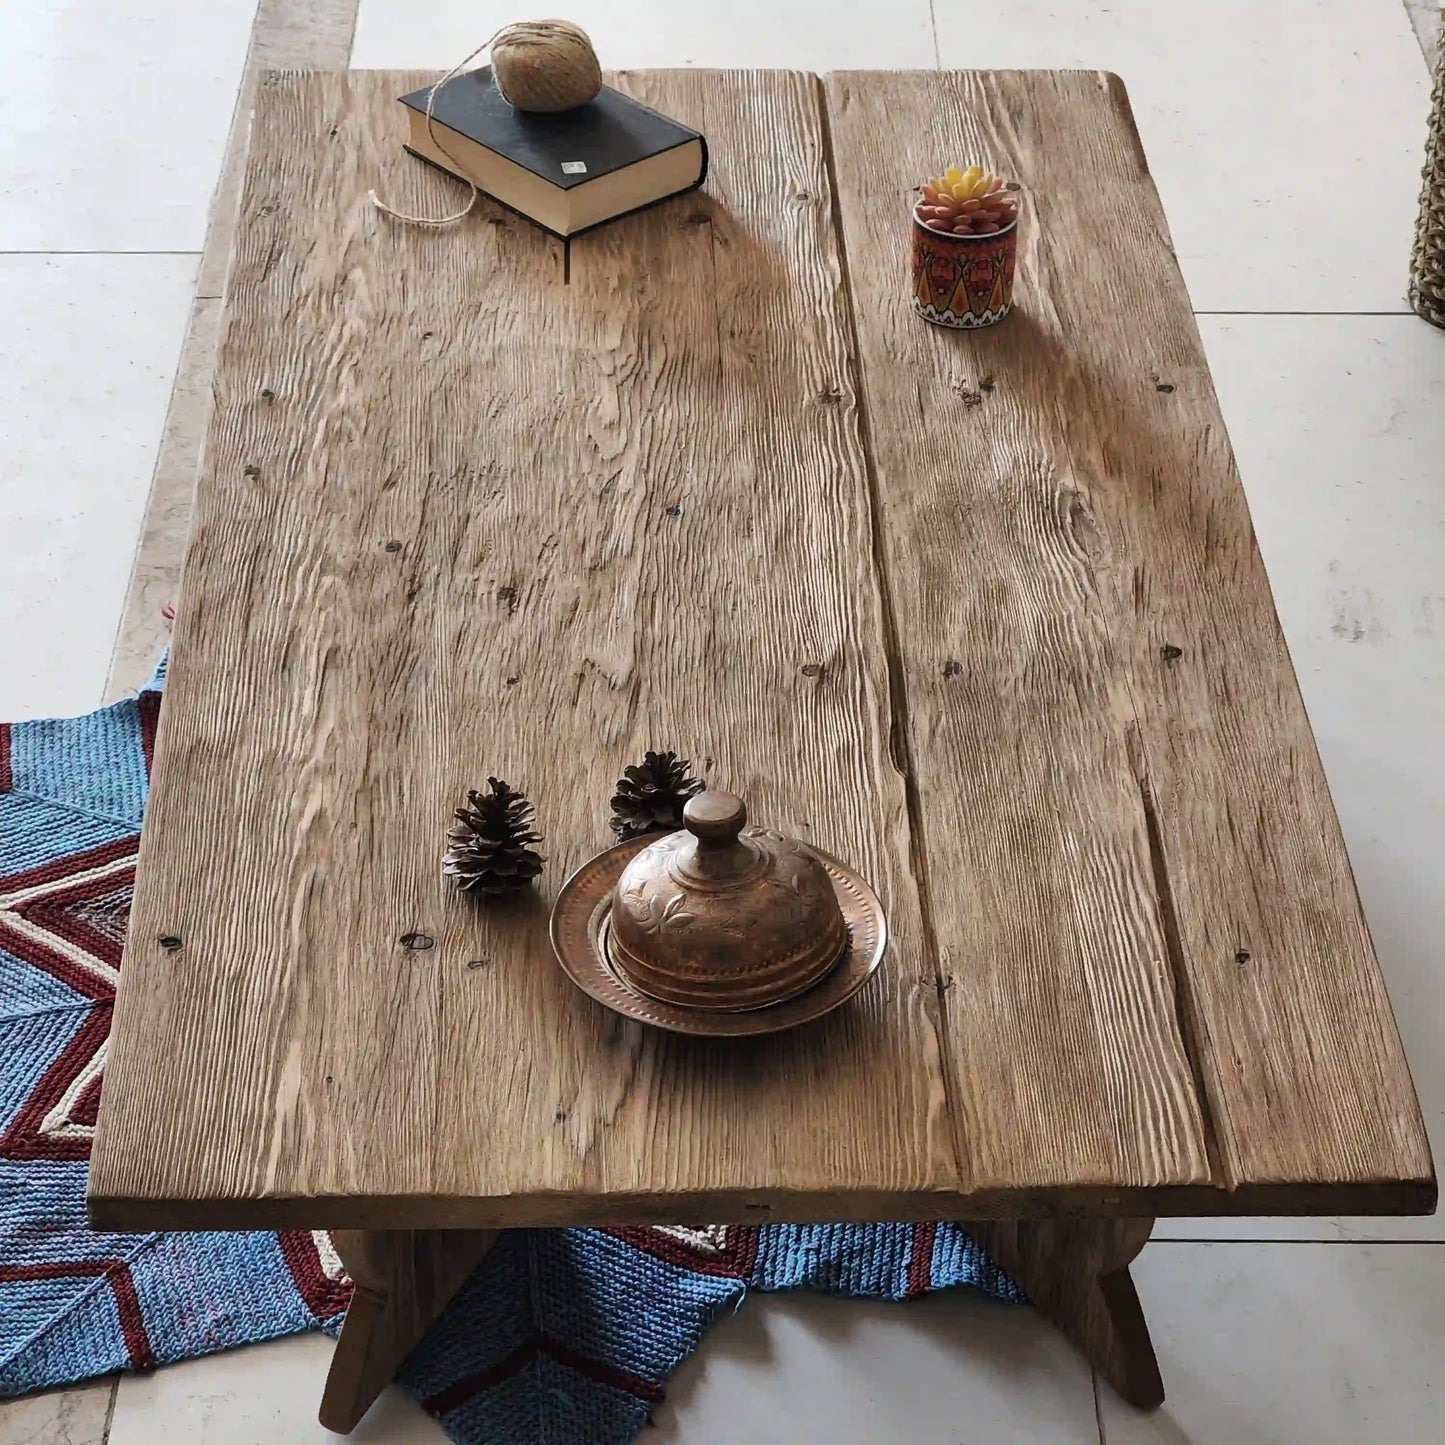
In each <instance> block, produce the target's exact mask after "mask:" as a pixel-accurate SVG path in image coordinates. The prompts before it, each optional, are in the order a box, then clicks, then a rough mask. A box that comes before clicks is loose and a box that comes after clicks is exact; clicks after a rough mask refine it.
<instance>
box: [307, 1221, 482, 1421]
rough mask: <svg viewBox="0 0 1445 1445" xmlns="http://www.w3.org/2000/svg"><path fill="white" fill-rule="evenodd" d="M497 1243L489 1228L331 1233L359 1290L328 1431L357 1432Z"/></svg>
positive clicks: (324, 1413) (330, 1393)
mask: <svg viewBox="0 0 1445 1445" xmlns="http://www.w3.org/2000/svg"><path fill="white" fill-rule="evenodd" d="M496 1237H497V1234H496V1231H495V1230H490V1229H447V1230H440V1229H393V1230H384V1231H373V1230H337V1231H335V1232H334V1233H333V1234H332V1236H331V1240H332V1243H333V1244H335V1246H336V1252H337V1254H339V1255H340V1256H341V1262H342V1263H343V1264H344V1265H345V1266H346V1270H347V1273H348V1274H350V1276H351V1278H352V1280H353V1281H354V1282H355V1286H356V1288H355V1291H354V1293H353V1294H352V1296H351V1307H350V1308H349V1309H348V1310H347V1311H346V1323H345V1324H344V1325H342V1327H341V1338H340V1339H339V1340H338V1341H337V1342H336V1354H335V1355H334V1356H333V1357H332V1361H331V1372H330V1373H329V1374H328V1375H327V1377H326V1390H325V1393H324V1394H323V1395H322V1397H321V1423H322V1424H323V1425H324V1426H325V1427H326V1428H327V1429H328V1430H335V1431H337V1432H338V1433H339V1434H342V1435H344V1434H346V1433H347V1432H348V1431H350V1430H352V1429H354V1428H355V1427H356V1425H357V1424H358V1423H359V1422H360V1420H361V1417H362V1416H363V1415H365V1414H366V1412H367V1409H368V1408H369V1407H370V1405H371V1402H372V1401H373V1400H375V1399H376V1397H377V1396H378V1395H379V1394H381V1392H382V1390H383V1389H384V1388H385V1387H386V1385H387V1384H388V1383H389V1382H390V1380H391V1378H392V1376H393V1375H395V1374H396V1371H397V1367H398V1366H399V1365H400V1364H401V1362H402V1361H403V1360H404V1359H405V1358H406V1357H407V1355H409V1354H410V1353H411V1350H412V1348H413V1346H414V1345H415V1344H416V1343H417V1341H418V1340H420V1339H421V1337H422V1335H424V1334H425V1333H426V1329H427V1326H428V1325H430V1324H431V1322H432V1321H433V1320H434V1319H436V1317H437V1316H438V1315H439V1314H441V1312H442V1311H443V1310H444V1309H445V1308H446V1306H447V1304H448V1303H449V1301H450V1300H451V1297H452V1296H453V1295H454V1294H455V1293H456V1292H457V1290H459V1289H460V1288H461V1287H462V1285H463V1283H464V1282H465V1281H466V1279H467V1276H468V1275H470V1274H471V1272H472V1270H473V1269H475V1268H476V1266H477V1263H478V1262H479V1261H480V1260H481V1258H482V1256H483V1255H485V1254H486V1252H487V1251H488V1250H489V1249H490V1248H491V1247H492V1242H493V1240H495V1239H496Z"/></svg>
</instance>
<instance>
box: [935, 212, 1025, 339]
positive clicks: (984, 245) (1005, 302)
mask: <svg viewBox="0 0 1445 1445" xmlns="http://www.w3.org/2000/svg"><path fill="white" fill-rule="evenodd" d="M1018 239H1019V223H1018V219H1017V217H1016V218H1015V219H1014V220H1013V222H1012V223H1011V224H1010V225H1008V226H1006V227H1005V228H1004V229H1003V230H1002V231H999V232H997V233H995V234H994V235H992V236H950V235H948V234H946V233H945V232H943V231H935V230H933V229H932V228H931V227H929V226H925V225H924V224H923V222H922V221H920V220H919V219H918V216H917V215H916V214H915V215H914V217H913V309H914V310H915V311H916V312H917V313H918V314H919V315H920V316H921V317H922V318H923V319H924V320H925V321H931V322H933V324H934V325H935V326H959V327H976V326H992V325H993V324H994V322H995V321H1002V320H1003V319H1004V317H1005V316H1007V315H1008V313H1009V308H1010V307H1011V306H1012V305H1013V295H1014V262H1015V259H1016V257H1017V254H1018Z"/></svg>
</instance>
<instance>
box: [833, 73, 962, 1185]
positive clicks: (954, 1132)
mask: <svg viewBox="0 0 1445 1445" xmlns="http://www.w3.org/2000/svg"><path fill="white" fill-rule="evenodd" d="M813 84H814V86H815V88H816V89H815V94H816V95H817V100H818V120H819V124H820V126H821V130H822V140H823V166H824V169H825V170H826V172H827V176H828V188H829V192H830V201H831V219H832V223H833V234H834V236H835V237H836V238H837V242H838V266H839V274H840V279H841V284H842V290H843V311H844V316H845V326H846V328H847V329H846V333H845V339H846V342H847V350H848V360H849V364H850V367H851V370H852V373H853V375H852V382H853V393H854V395H855V396H856V397H857V399H858V409H857V415H858V439H859V443H860V445H861V447H862V451H863V477H864V483H865V485H866V487H867V489H868V516H869V527H870V531H871V534H872V535H871V544H872V560H873V575H874V578H875V579H876V582H877V586H878V596H879V605H880V608H881V610H882V614H883V646H884V649H885V652H886V654H887V663H888V716H889V726H888V754H889V757H890V758H891V760H892V762H893V766H894V767H895V768H896V769H897V770H898V773H899V775H900V776H901V777H902V779H903V794H904V800H905V803H906V806H907V809H908V862H909V871H910V873H911V874H912V877H913V881H914V884H915V886H916V887H917V889H918V908H919V917H920V921H921V923H922V926H923V947H924V950H925V953H926V956H927V957H928V958H930V959H931V960H932V962H933V987H934V991H935V993H936V995H937V999H938V1059H939V1072H940V1073H941V1075H942V1078H943V1098H944V1107H945V1109H946V1110H947V1112H948V1119H949V1126H950V1127H949V1131H948V1134H949V1146H950V1148H951V1149H952V1151H953V1168H954V1173H955V1175H956V1177H957V1179H958V1183H959V1189H960V1190H961V1191H964V1190H966V1189H967V1187H968V1180H967V1178H966V1177H965V1174H964V1169H963V1150H962V1147H961V1145H962V1140H961V1138H960V1132H961V1130H962V1116H961V1114H960V1112H959V1100H960V1098H961V1093H960V1085H959V1081H958V1077H957V1073H956V1070H955V1066H954V1061H953V1054H952V1051H951V1050H950V1048H949V1039H950V1037H951V1030H950V1029H949V1027H948V990H949V987H950V985H951V980H950V979H948V978H947V977H946V976H945V974H944V969H943V955H942V953H941V951H940V949H939V946H938V930H937V927H936V925H935V923H934V919H933V895H932V892H931V890H930V886H929V877H928V845H927V840H926V838H925V834H924V829H923V803H922V799H921V798H920V796H919V792H918V775H917V771H916V769H915V768H914V765H913V748H912V743H911V740H910V736H909V728H908V682H907V679H906V678H905V677H904V675H903V656H902V649H901V647H900V645H899V640H898V618H897V614H896V612H895V610H894V606H893V588H892V584H891V582H890V580H889V572H888V552H887V548H886V546H885V545H884V541H883V498H882V493H881V489H880V488H879V485H878V467H877V463H876V461H875V458H874V454H873V435H872V430H871V428H870V426H869V423H868V407H867V398H866V393H865V390H864V386H863V353H862V349H861V347H860V345H859V341H858V317H857V312H856V310H855V307H854V300H853V277H852V272H851V270H850V268H849V265H848V238H847V235H846V233H845V232H844V229H843V214H842V203H841V201H840V199H839V192H838V168H837V162H836V158H835V155H834V151H833V126H832V121H831V119H830V117H829V114H828V96H827V92H826V91H825V90H824V88H823V82H822V80H821V79H819V78H818V77H817V76H814V77H813Z"/></svg>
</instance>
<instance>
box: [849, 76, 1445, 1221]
mask: <svg viewBox="0 0 1445 1445" xmlns="http://www.w3.org/2000/svg"><path fill="white" fill-rule="evenodd" d="M827 94H828V106H829V115H830V122H831V128H832V140H833V147H834V152H835V157H836V174H837V183H838V190H839V200H840V214H841V223H842V229H843V233H844V237H845V251H846V258H847V264H848V269H849V275H850V279H851V285H852V292H853V298H854V303H855V308H856V317H857V326H858V344H859V352H860V356H861V361H862V376H863V392H864V396H865V398H866V403H867V413H868V422H869V442H870V447H871V454H872V455H871V460H872V465H873V468H874V472H875V477H876V485H877V491H878V499H879V500H878V506H879V514H880V518H881V527H880V531H881V533H882V536H883V539H884V559H885V564H886V574H887V584H888V589H889V594H890V596H891V605H892V609H893V631H894V635H895V636H896V639H897V651H898V656H899V677H898V686H899V690H900V695H901V696H902V697H903V699H904V700H905V712H906V732H907V741H908V755H909V758H910V762H911V767H912V769H913V770H914V774H915V776H916V780H917V797H916V800H915V811H916V815H917V817H916V821H917V823H918V825H919V829H920V833H921V839H920V843H921V847H922V851H923V856H924V858H925V860H926V876H927V881H928V891H929V896H930V898H931V903H932V923H933V927H934V929H935V930H936V932H937V935H938V940H939V946H940V949H941V951H942V954H943V957H944V959H945V960H946V969H947V972H948V974H949V975H950V977H951V980H952V982H953V985H954V986H953V987H952V988H951V989H950V990H949V991H948V993H947V995H946V998H947V1006H946V1023H947V1029H948V1039H949V1043H950V1052H951V1055H952V1057H954V1058H955V1059H957V1061H958V1064H959V1069H960V1073H959V1080H958V1085H957V1099H958V1102H959V1105H960V1107H959V1109H958V1112H957V1117H956V1123H957V1125H958V1127H959V1131H960V1134H959V1139H960V1146H959V1147H960V1149H961V1150H967V1151H969V1153H970V1155H971V1156H972V1157H975V1158H977V1160H978V1163H979V1166H980V1169H981V1171H982V1177H983V1179H985V1180H987V1181H989V1182H1017V1183H1022V1182H1024V1181H1027V1180H1033V1179H1036V1178H1037V1177H1038V1176H1039V1175H1040V1173H1041V1172H1049V1171H1053V1170H1056V1171H1057V1172H1058V1175H1059V1177H1064V1176H1070V1177H1076V1178H1077V1177H1079V1176H1080V1175H1081V1174H1084V1173H1087V1172H1088V1171H1089V1170H1090V1168H1091V1167H1092V1166H1093V1165H1094V1164H1095V1163H1097V1162H1098V1161H1101V1160H1102V1161H1106V1162H1107V1163H1108V1164H1109V1166H1110V1167H1112V1168H1114V1169H1128V1170H1133V1171H1137V1173H1138V1177H1140V1178H1148V1177H1149V1176H1150V1174H1151V1173H1152V1172H1153V1171H1154V1170H1156V1169H1161V1168H1164V1169H1167V1168H1169V1167H1171V1166H1173V1165H1174V1164H1175V1163H1176V1161H1180V1160H1184V1161H1187V1162H1188V1164H1189V1166H1190V1167H1191V1169H1193V1170H1194V1171H1196V1173H1197V1175H1198V1176H1199V1177H1204V1178H1208V1179H1210V1180H1211V1181H1212V1182H1213V1184H1214V1186H1215V1187H1216V1188H1217V1189H1218V1190H1219V1191H1221V1192H1222V1194H1223V1195H1224V1197H1225V1198H1238V1197H1240V1196H1241V1195H1245V1194H1248V1193H1250V1192H1251V1191H1258V1193H1257V1196H1256V1197H1258V1198H1260V1199H1261V1200H1263V1199H1264V1198H1265V1197H1266V1195H1267V1196H1268V1198H1269V1199H1270V1201H1271V1204H1270V1206H1269V1207H1281V1206H1283V1207H1285V1208H1289V1207H1291V1203H1292V1201H1296V1200H1303V1199H1305V1198H1307V1197H1318V1193H1317V1187H1318V1186H1320V1185H1322V1184H1326V1183H1329V1182H1332V1181H1333V1182H1336V1183H1339V1184H1341V1185H1350V1184H1358V1185H1360V1186H1362V1189H1361V1191H1360V1192H1361V1194H1362V1195H1366V1196H1369V1193H1370V1191H1369V1186H1373V1185H1379V1186H1380V1188H1379V1190H1378V1192H1377V1193H1375V1194H1374V1195H1373V1196H1370V1197H1374V1198H1376V1199H1377V1200H1378V1202H1379V1203H1380V1204H1381V1206H1382V1207H1389V1206H1390V1202H1391V1201H1393V1202H1394V1203H1395V1204H1398V1205H1399V1206H1400V1207H1402V1208H1421V1207H1423V1208H1428V1207H1430V1204H1431V1203H1432V1202H1433V1198H1434V1176H1433V1169H1432V1165H1431V1161H1430V1155H1429V1149H1428V1146H1427V1143H1426V1139H1425V1134H1424V1129H1423V1127H1422V1124H1421V1120H1420V1115H1419V1111H1418V1108H1417V1106H1416V1103H1415V1097H1414V1092H1413V1089H1412V1086H1411V1082H1410V1076H1409V1072H1408V1070H1407V1068H1406V1064H1405V1060H1404V1057H1403V1054H1402V1052H1401V1048H1400V1043H1399V1039H1398V1036H1397V1033H1396V1029H1395V1024H1394V1020H1393V1016H1392V1014H1391V1011H1390V1005H1389V1001H1388V998H1387V996H1386V993H1385V988H1384V985H1383V982H1382V979H1381V975H1380V970H1379V967H1378V964H1377V962H1376V959H1375V956H1374V952H1373V950H1372V947H1371V944H1370V939H1369V935H1368V932H1367V930H1366V927H1365V922H1364V918H1363V916H1362V913H1361V909H1360V905H1359V901H1358V898H1357V896H1356V893H1355V888H1354V884H1353V880H1352V877H1351V873H1350V867H1349V862H1348V859H1347V858H1346V855H1345V851H1344V846H1343V842H1342V839H1341V836H1340V831H1339V827H1338V824H1337V821H1336V818H1335V814H1334V811H1333V808H1332V806H1331V802H1330V798H1329V793H1328V790H1327V788H1326V784H1325V780H1324V776H1323V773H1322V771H1321V768H1320V764H1319V759H1318V756H1317V754H1316V751H1315V746H1314V741H1313V738H1312V736H1311V733H1310V728H1309V723H1308V720H1307V718H1306V716H1305V712H1304V708H1303V705H1302V703H1301V700H1300V696H1299V692H1298V689H1297V687H1296V683H1295V679H1294V675H1293V672H1292V670H1291V666H1290V661H1289V657H1288V653H1287V651H1286V648H1285V644H1284V640H1283V638H1282V636H1281V634H1280V630H1279V626H1278V623H1277V621H1276V618H1275V612H1274V608H1273V604H1272V600H1271V596H1270V591H1269V583H1268V579H1267V578H1266V575H1265V572H1264V567H1263V564H1262V562H1261V560H1260V556H1259V552H1258V549H1257V547H1256V545H1255V540H1254V536H1253V532H1252V529H1251V525H1250V520H1249V515H1248V510H1247V507H1246V503H1245V498H1244V494H1243V491H1242V489H1241V487H1240V484H1239V479H1238V476H1237V475H1236V472H1235V467H1234V461H1233V457H1232V454H1231V451H1230V447H1229V442H1228V439H1227V437H1226V435H1225V431H1224V427H1223V423H1222V421H1221V418H1220V415H1219V408H1218V404H1217V402H1216V400H1215V396H1214V390H1213V386H1212V384H1211V382H1210V378H1209V372H1208V368H1207V366H1206V363H1205V359H1204V355H1203V351H1202V349H1201V346H1200V342H1199V338H1198V334H1197V331H1196V328H1195V325H1194V321H1193V317H1192V314H1191V312H1190V308H1189V302H1188V297H1187V295H1186V292H1185V289H1184V285H1183V282H1182V279H1181V277H1180V274H1179V270H1178V267H1177V265H1176V263H1175V261H1174V257H1173V253H1172V250H1171V249H1170V246H1169V242H1168V230H1167V227H1166V224H1165V221H1164V216H1163V214H1162V211H1161V210H1160V207H1159V203H1158V198H1157V196H1156V194H1155V190H1154V186H1153V183H1152V181H1151V179H1150V176H1149V172H1148V167H1147V164H1146V162H1145V158H1144V155H1143V152H1142V149H1141V147H1140V145H1139V141H1138V137H1137V134H1136V132H1135V129H1134V125H1133V121H1132V117H1131V115H1130V112H1129V106H1128V101H1127V98H1126V96H1125V93H1124V89H1123V86H1122V84H1121V83H1120V82H1119V80H1118V78H1117V77H1114V76H1110V75H1102V74H1095V73H1087V72H1028V73H1020V72H1000V73H988V74H985V73H959V74H942V75H938V74H932V73H914V74H903V75H900V74H891V75H883V74H874V73H865V72H860V73H850V74H840V75H835V76H832V77H829V79H828V81H827ZM975 159H976V160H978V161H980V162H982V163H983V164H984V165H985V166H986V167H992V168H994V169H995V170H999V171H1001V172H1002V173H1003V174H1005V175H1007V176H1011V177H1015V178H1017V179H1018V180H1019V181H1020V182H1021V183H1022V185H1023V188H1024V206H1023V222H1022V237H1021V248H1020V270H1019V281H1018V293H1017V298H1016V300H1017V310H1016V311H1015V313H1014V315H1013V316H1012V317H1011V318H1010V319H1009V320H1008V321H1007V322H1006V323H1004V324H1003V325H1001V326H998V327H995V328H993V329H991V330H988V331H985V332H975V333H960V332H949V331H944V330H939V329H935V328H932V327H929V326H927V325H925V324H923V323H921V322H919V321H918V320H917V319H916V318H915V317H914V316H913V315H912V314H911V312H910V310H909V308H908V304H907V297H906V290H905V287H906V274H905V273H906V264H907V260H906V257H907V243H908V226H909V216H908V212H909V202H910V196H909V194H908V187H909V186H910V185H911V184H915V183H916V182H917V181H918V180H919V179H920V178H922V177H923V176H925V175H928V174H934V173H936V172H937V171H938V170H939V169H941V168H942V167H943V166H944V165H946V164H949V163H953V162H960V163H966V162H967V161H969V160H975ZM1172 1018H1177V1020H1178V1022H1179V1028H1178V1030H1177V1031H1176V1030H1171V1028H1170V1027H1169V1022H1170V1020H1171V1019H1172ZM1201 1120H1202V1121H1203V1124H1204V1126H1205V1128H1206V1130H1207V1134H1208V1154H1207V1157H1206V1153H1205V1151H1204V1149H1203V1148H1202V1147H1201V1140H1202V1137H1203V1136H1202V1135H1201ZM1221 1207H1228V1205H1227V1204H1225V1205H1222V1206H1221Z"/></svg>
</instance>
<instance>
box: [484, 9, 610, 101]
mask: <svg viewBox="0 0 1445 1445" xmlns="http://www.w3.org/2000/svg"><path fill="white" fill-rule="evenodd" d="M492 77H493V79H494V80H495V81H496V82H497V89H498V90H500V91H501V92H502V98H503V99H504V100H505V101H506V102H507V103H508V104H509V105H512V106H515V107H516V108H517V109H518V110H536V111H556V110H572V109H574V108H575V107H576V106H579V105H586V104H587V102H588V101H589V100H591V99H592V98H593V97H594V96H595V95H596V94H597V92H598V91H599V90H601V89H602V67H601V66H600V65H599V64H598V63H597V52H596V51H595V50H593V48H592V42H591V40H589V39H588V38H587V32H586V31H585V30H583V29H582V27H581V26H580V25H573V24H572V23H571V22H570V21H567V20H523V21H520V22H519V23H517V24H516V25H508V26H507V27H506V28H505V29H503V30H502V31H500V32H499V33H498V34H497V35H496V37H495V38H494V39H493V40H492Z"/></svg>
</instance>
